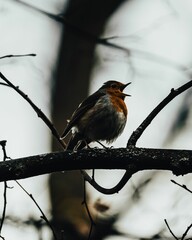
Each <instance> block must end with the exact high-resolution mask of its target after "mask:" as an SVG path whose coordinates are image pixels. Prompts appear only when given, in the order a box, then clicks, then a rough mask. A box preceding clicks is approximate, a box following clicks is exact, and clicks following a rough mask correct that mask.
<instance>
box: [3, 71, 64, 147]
mask: <svg viewBox="0 0 192 240" xmlns="http://www.w3.org/2000/svg"><path fill="white" fill-rule="evenodd" d="M0 78H1V79H3V80H4V81H5V82H6V83H7V84H8V85H9V86H10V87H12V88H13V89H14V90H15V91H16V92H17V93H19V95H20V96H21V97H23V98H24V99H25V100H26V101H27V102H28V103H29V104H30V106H31V107H32V108H33V109H34V110H35V112H36V113H37V116H38V117H40V118H41V119H42V120H43V121H44V123H45V124H46V125H47V126H48V127H49V129H50V130H51V132H52V134H53V136H54V137H55V138H56V139H57V141H58V142H59V143H60V144H61V146H62V147H63V149H65V148H66V144H65V143H64V142H63V141H62V140H61V139H60V135H59V133H58V132H57V130H56V128H55V127H54V125H53V124H52V122H51V121H50V120H49V119H48V117H47V116H46V115H45V114H44V113H43V112H42V111H41V109H39V108H38V107H37V106H36V105H35V104H34V103H33V102H32V101H31V99H30V98H29V97H28V96H27V95H26V94H25V93H24V92H23V91H21V90H20V89H19V87H17V86H15V85H14V84H13V83H12V82H10V81H9V80H8V79H7V78H6V77H5V76H4V75H3V74H2V73H1V72H0Z"/></svg>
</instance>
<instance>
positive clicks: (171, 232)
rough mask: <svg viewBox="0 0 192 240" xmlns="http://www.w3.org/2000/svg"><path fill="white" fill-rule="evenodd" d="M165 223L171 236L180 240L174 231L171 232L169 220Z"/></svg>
mask: <svg viewBox="0 0 192 240" xmlns="http://www.w3.org/2000/svg"><path fill="white" fill-rule="evenodd" d="M164 221H165V224H166V226H167V228H168V229H169V232H170V233H171V235H172V236H173V237H174V238H175V239H176V240H179V238H177V237H176V236H175V234H174V233H173V231H172V230H171V228H170V226H169V224H168V222H167V220H166V219H164Z"/></svg>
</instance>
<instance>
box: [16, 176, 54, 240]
mask: <svg viewBox="0 0 192 240" xmlns="http://www.w3.org/2000/svg"><path fill="white" fill-rule="evenodd" d="M16 183H17V184H18V185H19V187H20V188H21V189H22V190H23V191H24V192H25V193H26V194H27V195H28V196H29V197H30V198H31V199H32V201H33V202H34V203H35V205H36V207H37V208H38V209H39V211H40V213H41V214H42V216H41V218H42V219H43V220H44V221H45V222H46V223H47V225H48V226H49V227H50V229H51V231H52V233H53V237H54V239H55V240H57V236H56V233H55V231H54V229H53V227H52V225H51V223H50V222H49V220H48V219H47V217H46V215H45V214H44V212H43V210H42V209H41V207H40V206H39V204H38V203H37V201H36V200H35V199H34V197H33V195H32V194H30V193H28V191H27V190H26V189H25V188H24V187H23V186H22V185H21V184H20V183H19V182H18V181H16Z"/></svg>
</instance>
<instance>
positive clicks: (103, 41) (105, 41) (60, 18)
mask: <svg viewBox="0 0 192 240" xmlns="http://www.w3.org/2000/svg"><path fill="white" fill-rule="evenodd" d="M11 1H14V2H17V3H19V4H21V5H23V6H25V7H28V8H30V9H33V10H35V11H37V12H39V13H41V14H43V15H45V16H47V17H49V18H51V19H53V20H54V21H57V22H59V23H61V24H64V25H65V27H66V28H67V30H69V31H70V32H71V33H72V34H75V35H77V36H80V37H82V38H84V39H85V40H87V41H91V42H95V43H96V44H99V45H103V46H106V47H110V48H113V49H117V50H120V51H123V52H124V53H126V54H127V56H131V55H133V54H134V55H135V56H138V57H139V58H145V59H151V60H153V61H154V60H155V61H156V62H157V63H160V64H163V65H168V66H169V67H172V68H174V69H178V70H181V71H186V70H187V68H186V66H183V65H182V64H180V63H177V62H174V61H173V60H169V59H167V58H165V57H163V56H159V55H157V54H154V53H150V52H147V51H144V50H139V49H133V48H128V47H123V46H121V45H119V44H115V43H113V42H111V41H110V40H111V39H112V38H113V37H108V38H99V37H98V36H96V35H94V34H92V33H90V32H88V31H86V30H84V29H82V28H80V27H79V26H78V25H75V24H72V23H71V22H70V21H68V19H67V18H66V17H65V16H64V15H62V14H58V15H55V14H52V13H49V12H46V11H44V10H41V9H39V8H38V7H35V6H33V5H31V4H29V3H26V2H23V1H21V0H11Z"/></svg>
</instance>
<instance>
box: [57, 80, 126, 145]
mask: <svg viewBox="0 0 192 240" xmlns="http://www.w3.org/2000/svg"><path fill="white" fill-rule="evenodd" d="M129 84H130V83H127V84H123V83H121V82H117V81H114V80H111V81H107V82H106V83H104V84H103V86H102V87H101V88H99V90H97V91H96V92H95V93H93V94H92V95H90V96H89V97H88V98H86V99H85V100H84V101H83V102H82V103H81V104H80V105H79V107H78V108H77V109H76V110H75V111H74V113H73V114H72V117H71V119H70V120H69V121H68V124H67V126H66V128H65V130H64V132H63V134H62V136H61V139H63V138H65V137H66V136H67V135H68V133H69V132H70V131H72V137H71V139H70V140H69V142H68V144H67V148H66V149H71V150H78V149H82V148H84V147H85V146H88V144H89V143H91V142H94V141H96V142H99V141H104V140H105V141H106V142H107V143H112V142H113V141H114V140H115V139H116V138H117V137H118V136H119V135H120V134H121V133H122V131H123V129H124V127H125V124H126V121H127V107H126V104H125V102H124V99H125V97H126V96H130V95H129V94H125V93H123V90H124V89H125V88H126V87H127V86H128V85H129Z"/></svg>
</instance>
